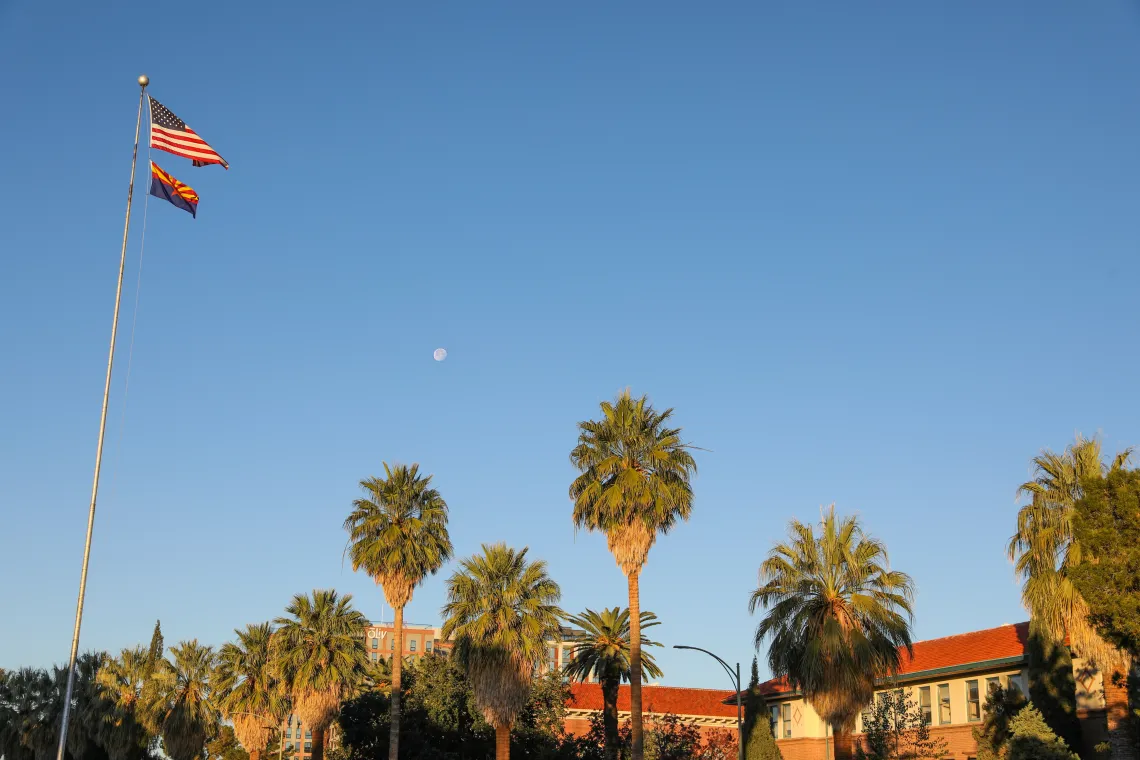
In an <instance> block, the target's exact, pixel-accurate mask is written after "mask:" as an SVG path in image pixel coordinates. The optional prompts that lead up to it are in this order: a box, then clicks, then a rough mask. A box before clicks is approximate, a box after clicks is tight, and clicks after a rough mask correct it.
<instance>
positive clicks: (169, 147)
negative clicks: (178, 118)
mask: <svg viewBox="0 0 1140 760" xmlns="http://www.w3.org/2000/svg"><path fill="white" fill-rule="evenodd" d="M153 145H154V147H156V148H158V149H159V150H165V151H167V152H169V153H175V154H177V155H179V156H186V157H188V158H220V156H219V155H218V154H217V153H215V152H213V151H212V150H209V149H201V148H191V147H187V146H185V145H179V144H177V143H170V142H167V141H166V140H155V141H154V143H153Z"/></svg>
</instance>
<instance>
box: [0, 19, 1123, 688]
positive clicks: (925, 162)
mask: <svg viewBox="0 0 1140 760" xmlns="http://www.w3.org/2000/svg"><path fill="white" fill-rule="evenodd" d="M402 5H403V7H395V6H394V4H384V3H358V4H326V5H323V6H319V7H318V6H314V5H311V4H299V3H288V2H284V3H274V4H267V3H227V4H214V3H197V4H195V6H194V8H195V10H194V12H193V14H188V13H187V12H186V10H185V8H186V6H184V5H181V4H176V3H161V4H153V3H152V4H147V5H140V4H127V3H119V4H115V5H114V7H112V8H104V7H100V6H99V5H98V4H90V3H71V4H68V5H67V6H66V7H60V6H57V5H51V4H43V3H31V2H11V1H9V2H6V3H0V96H2V98H3V102H4V107H3V117H2V118H0V138H2V141H3V144H4V145H5V147H6V154H7V155H6V157H5V162H4V170H3V177H4V180H3V181H2V182H0V252H2V256H0V343H2V345H3V346H4V352H3V353H4V360H3V363H2V365H0V366H2V368H3V369H2V372H0V390H2V391H3V396H4V398H5V399H6V403H4V404H3V405H0V431H3V434H2V435H0V514H2V520H3V521H2V524H0V525H2V529H0V578H3V582H2V583H0V610H3V614H0V666H3V667H12V666H16V665H20V664H34V665H44V664H47V663H50V662H53V661H56V662H58V661H60V660H62V659H64V658H65V657H66V655H67V647H68V642H69V637H70V631H71V623H72V616H73V614H74V599H75V592H76V587H77V582H78V576H79V563H80V553H81V550H82V544H83V532H84V527H85V519H86V510H87V501H88V494H89V488H90V473H91V466H92V463H93V458H94V448H95V436H96V432H97V423H98V407H99V401H100V395H101V392H102V387H103V372H104V369H105V353H106V341H107V337H108V331H109V322H110V316H111V307H112V298H113V294H114V278H115V272H116V266H117V264H118V253H119V238H120V234H121V228H122V212H123V200H124V198H123V196H124V194H125V193H124V191H125V190H126V180H127V170H128V165H129V163H128V162H129V159H130V148H131V143H130V140H131V130H132V128H133V126H134V119H135V104H136V98H137V87H136V85H135V84H134V79H135V77H136V76H137V75H138V74H140V73H144V72H145V73H147V74H149V75H150V77H151V80H152V86H151V91H152V94H153V95H154V96H155V97H157V98H158V99H159V100H161V101H162V102H163V103H165V104H166V105H167V106H169V107H170V108H171V110H173V111H174V112H175V113H176V114H178V115H179V116H181V117H182V118H183V119H185V120H186V121H187V122H188V123H189V124H190V125H191V126H192V127H194V128H195V129H196V130H197V131H198V132H199V133H200V134H201V135H203V136H204V137H205V138H206V139H207V140H209V141H210V142H211V143H212V144H213V145H214V147H216V148H217V149H218V150H219V151H220V152H221V153H222V154H223V155H224V156H225V157H226V158H227V159H228V160H229V161H230V164H231V166H232V168H231V170H230V171H229V172H225V171H223V170H222V169H221V168H219V167H209V168H200V169H196V168H192V167H190V166H189V162H188V161H185V160H184V159H180V158H177V157H175V156H171V155H169V154H164V153H159V152H157V151H156V152H155V154H154V158H155V160H156V161H157V162H158V163H159V164H160V165H161V166H162V167H163V168H165V169H166V170H168V171H169V172H171V173H172V174H174V176H176V177H178V178H179V179H181V180H183V181H184V182H186V183H188V184H190V185H191V186H192V187H194V188H195V189H196V190H197V191H198V193H199V194H200V196H201V199H202V200H201V205H200V209H199V213H198V218H197V220H194V219H192V218H190V216H189V215H187V214H185V213H184V212H181V211H178V210H177V209H175V208H173V207H172V206H169V205H167V204H164V203H162V202H160V201H158V200H155V202H153V203H150V204H149V206H148V207H147V213H146V217H147V218H146V245H145V258H144V260H143V264H142V290H141V293H138V294H136V289H135V283H136V282H137V279H138V274H139V269H138V258H139V243H140V237H141V233H142V230H143V213H142V212H143V199H144V198H145V197H146V196H145V194H144V190H145V184H142V185H140V188H139V189H138V192H137V193H136V205H135V213H136V215H135V218H134V226H133V228H132V240H131V247H130V252H129V262H128V268H127V273H126V281H127V287H126V293H125V296H124V312H123V330H122V333H121V341H120V346H121V348H122V350H121V351H120V353H119V357H118V363H117V372H116V377H115V384H114V389H113V394H112V406H111V414H110V422H109V424H108V434H107V442H108V443H107V446H108V448H107V456H106V460H105V468H104V478H103V486H102V489H103V490H102V492H101V499H100V510H99V513H98V517H97V523H96V532H95V547H94V554H93V559H92V563H91V579H90V587H89V596H88V604H87V614H86V618H85V622H84V628H83V646H84V647H85V648H110V649H118V648H120V647H122V646H125V645H128V644H132V643H134V642H138V641H144V640H146V639H147V638H148V637H149V635H150V630H151V627H152V626H153V624H154V620H155V619H156V618H161V619H162V623H163V627H164V629H165V631H166V634H167V640H168V641H170V642H173V641H176V640H178V639H180V638H190V637H198V638H200V639H202V640H204V641H207V642H210V643H221V642H223V641H224V640H225V639H226V638H227V637H228V636H229V635H230V631H231V630H232V629H233V628H234V627H237V626H240V625H243V624H245V623H247V622H252V621H259V620H264V619H268V618H271V617H273V616H275V615H278V614H280V612H281V610H282V608H283V607H284V605H285V604H286V602H287V601H288V599H289V597H290V596H291V595H292V594H293V593H295V592H298V591H306V590H309V589H312V588H314V587H330V586H331V587H335V588H337V589H339V590H341V591H344V592H351V593H353V594H354V595H355V598H356V600H357V602H358V604H359V605H360V607H361V609H362V610H363V611H364V612H365V613H366V614H367V615H369V617H371V618H374V619H378V618H380V616H381V614H382V607H381V601H380V600H381V596H380V593H379V591H378V590H377V589H376V588H375V586H374V585H373V584H372V583H371V582H370V581H369V580H368V579H367V578H364V577H362V576H359V575H354V574H353V573H352V572H351V570H350V569H349V568H348V567H346V566H345V565H344V564H343V563H342V559H341V553H342V550H343V548H344V542H345V534H344V532H343V531H342V529H341V527H340V525H341V521H342V520H343V518H344V516H345V515H346V514H347V511H348V508H349V504H350V502H351V500H352V499H353V498H354V497H355V496H356V495H357V488H356V483H357V481H358V480H360V479H361V478H363V477H365V476H368V475H372V474H376V473H379V472H381V461H382V460H387V461H391V462H419V463H420V464H421V465H422V467H423V468H425V469H426V470H427V471H429V472H432V473H435V483H436V485H437V486H438V488H439V489H440V491H441V492H442V493H443V495H444V497H445V498H446V499H447V501H448V503H449V504H450V506H451V533H452V537H453V539H454V541H455V545H456V549H457V552H458V553H459V554H461V555H467V554H470V553H472V552H474V551H475V550H477V549H478V546H479V544H480V542H491V541H498V540H504V541H507V542H509V543H511V544H513V545H529V546H530V548H531V552H532V554H533V555H534V556H535V557H541V558H543V559H545V560H547V561H548V562H549V563H550V570H551V573H552V574H553V575H554V577H555V578H556V579H557V580H558V581H559V582H560V583H561V584H562V588H563V595H564V606H565V607H566V608H567V609H569V610H572V611H577V610H581V609H583V608H584V607H586V606H590V607H594V608H598V607H602V606H606V605H617V604H624V600H625V583H624V580H623V578H622V576H621V574H620V572H619V571H618V569H617V568H616V566H615V564H614V562H613V560H612V559H611V558H610V557H609V555H608V553H607V551H606V548H605V541H604V539H603V538H602V537H600V536H597V535H592V534H585V533H579V534H577V535H575V532H574V530H573V527H572V525H571V521H570V504H569V500H568V497H567V487H568V485H569V483H570V480H571V479H572V477H573V474H574V473H573V471H572V468H571V466H570V464H569V461H568V453H569V450H570V448H571V447H572V445H573V444H574V441H575V435H576V433H575V423H576V422H577V421H578V420H581V419H584V418H586V417H589V416H591V415H594V414H595V413H596V410H597V404H598V402H599V401H601V400H602V399H605V398H610V397H612V396H613V395H614V394H615V393H616V392H617V391H618V390H620V389H621V388H624V387H626V386H629V387H631V388H632V389H633V391H634V392H636V393H648V394H649V395H650V396H651V398H652V400H653V401H654V402H655V403H657V404H658V405H661V406H672V407H675V408H676V419H677V421H678V422H679V423H680V424H681V425H683V426H684V429H685V433H686V437H687V438H688V439H690V440H691V441H692V442H694V443H695V444H697V445H699V446H701V447H703V448H704V449H707V451H703V452H700V455H699V464H700V473H699V477H698V479H697V480H696V481H695V489H696V506H695V510H694V513H693V517H692V520H691V521H690V522H689V523H687V524H684V525H682V526H680V527H679V528H677V530H676V531H675V532H674V533H673V534H671V535H669V536H668V537H666V538H664V539H663V540H661V541H660V542H659V544H658V545H657V546H656V547H655V548H654V549H653V551H652V553H651V555H650V559H649V563H648V565H647V567H646V569H645V573H644V576H643V579H642V595H643V596H642V606H643V608H645V609H650V610H653V611H655V612H656V613H657V614H658V615H659V616H660V617H661V619H662V620H663V621H664V624H663V625H662V626H661V627H659V628H657V629H655V631H656V633H657V638H659V639H660V640H662V641H663V642H665V643H666V644H677V643H684V644H691V645H696V646H703V647H706V648H709V649H712V650H714V651H716V652H718V653H720V654H721V655H722V656H724V657H725V658H726V659H731V660H736V659H740V660H741V661H743V662H745V663H747V662H748V660H750V659H751V657H752V653H753V647H752V633H753V630H754V627H755V625H756V623H757V619H756V618H755V617H752V616H750V615H749V614H748V611H747V601H748V596H749V593H750V592H751V590H752V589H753V588H754V587H755V585H756V571H757V568H758V566H759V564H760V562H761V560H762V559H763V557H764V555H765V554H766V552H767V551H768V549H769V548H770V546H771V545H772V543H773V542H774V541H776V540H778V539H779V538H781V537H782V536H783V535H784V531H785V526H786V523H787V521H788V520H789V519H790V518H793V517H797V518H801V519H816V518H818V515H819V509H820V506H821V505H826V504H828V503H831V502H833V501H834V502H836V504H837V507H838V509H839V510H840V511H841V512H844V513H852V512H854V513H858V514H859V515H860V516H861V517H862V519H863V520H864V521H865V523H866V526H867V528H868V529H869V530H870V531H871V532H872V533H873V534H875V535H876V536H878V537H880V538H882V539H883V540H884V541H885V542H886V543H887V545H888V547H889V551H890V556H891V560H892V563H893V564H894V566H896V567H897V568H899V569H902V570H904V571H906V572H908V573H910V574H912V575H913V576H914V579H915V582H916V584H917V587H918V600H917V609H916V611H917V618H916V624H915V633H916V635H917V636H918V637H920V638H928V637H933V636H939V635H944V634H951V633H956V632H961V631H965V630H971V629H976V628H981V627H986V626H991V625H997V624H1001V623H1003V622H1013V621H1016V620H1019V619H1024V617H1025V615H1024V613H1023V612H1022V611H1021V609H1020V606H1019V603H1018V590H1017V585H1016V583H1015V581H1014V578H1013V576H1012V570H1011V567H1010V564H1009V562H1008V561H1007V560H1006V558H1005V555H1004V547H1005V543H1006V541H1007V539H1008V537H1009V535H1010V533H1011V532H1012V530H1013V527H1014V526H1013V519H1014V512H1015V503H1014V491H1015V488H1016V486H1017V484H1018V483H1019V482H1021V481H1022V480H1024V479H1025V478H1026V476H1027V474H1028V461H1029V459H1030V457H1031V456H1033V455H1034V454H1035V453H1036V452H1037V451H1038V450H1039V449H1041V448H1042V447H1051V448H1061V447H1063V446H1064V445H1065V444H1066V443H1067V442H1069V441H1071V440H1072V437H1073V434H1074V433H1075V432H1077V431H1080V432H1084V433H1086V434H1092V433H1096V432H1098V431H1099V432H1101V433H1102V435H1103V437H1104V440H1105V445H1106V447H1107V448H1108V449H1111V450H1117V449H1120V448H1122V447H1124V446H1128V445H1133V444H1140V404H1138V402H1137V400H1136V393H1135V387H1136V378H1137V374H1138V371H1140V358H1138V357H1137V353H1136V351H1135V336H1136V330H1137V327H1138V324H1137V323H1138V314H1140V312H1138V311H1137V309H1136V294H1135V283H1136V278H1137V276H1138V275H1140V265H1138V263H1137V256H1136V254H1137V250H1138V245H1137V239H1138V237H1137V236H1138V233H1140V229H1138V227H1137V223H1136V220H1137V218H1138V216H1137V210H1136V209H1137V207H1138V204H1140V183H1138V180H1137V178H1138V177H1140V147H1138V146H1140V142H1138V140H1137V135H1140V98H1138V97H1137V93H1138V92H1140V6H1137V5H1136V4H1134V3H1127V2H1103V3H1088V4H1081V5H1075V4H1073V3H1069V2H1061V1H1060V0H1057V1H1047V2H1041V1H1040V0H1034V1H1032V2H1030V1H1028V0H1026V1H1025V2H1006V3H996V4H994V3H991V4H979V3H973V4H961V3H912V2H881V3H860V4H851V3H813V4H802V3H721V4H718V5H717V7H716V8H710V7H708V6H699V5H696V4H693V3H672V2H654V3H633V2H630V3H621V4H620V6H621V7H620V8H615V7H613V5H612V4H603V3H586V4H567V3H559V4H552V3H543V4H537V5H536V4H523V3H513V4H506V3H474V4H472V3H468V4H460V3H453V4H446V5H436V6H430V5H425V4H402ZM191 16H192V17H193V18H191ZM143 160H144V162H145V154H144V156H143ZM144 165H145V163H144ZM136 295H138V304H139V307H138V315H137V328H136V330H135V332H134V351H133V358H132V362H131V374H130V386H129V392H127V393H126V394H125V398H126V406H125V415H124V385H125V380H126V368H127V348H128V346H129V344H130V338H131V325H132V319H133V308H134V303H135V298H136ZM437 347H445V348H446V349H447V350H448V352H449V357H448V359H447V360H446V361H445V362H443V363H437V362H435V361H433V360H432V351H433V350H434V349H435V348H437ZM451 570H452V567H449V568H447V570H445V573H449V572H450V571H451ZM443 589H444V577H443V575H441V576H439V577H436V578H432V579H429V580H428V581H427V582H426V583H425V584H424V586H423V587H422V588H421V589H420V590H419V591H418V592H417V593H416V597H415V599H414V600H413V602H412V603H411V605H410V606H409V608H408V612H407V617H408V619H409V620H411V621H416V622H436V621H438V619H439V615H438V609H439V607H440V605H441V603H442V600H443V593H444V591H443ZM390 614H391V613H390V611H388V612H387V615H388V616H389V617H390ZM660 661H661V664H662V665H663V666H664V669H665V672H666V676H665V679H664V681H665V682H666V683H670V684H684V685H689V686H709V687H721V686H724V685H725V684H724V682H723V681H724V679H723V675H722V673H720V671H719V669H717V668H716V666H715V664H714V663H712V662H711V661H706V660H705V659H704V658H702V657H701V656H700V655H696V654H692V653H683V652H673V651H665V652H662V653H661V655H660Z"/></svg>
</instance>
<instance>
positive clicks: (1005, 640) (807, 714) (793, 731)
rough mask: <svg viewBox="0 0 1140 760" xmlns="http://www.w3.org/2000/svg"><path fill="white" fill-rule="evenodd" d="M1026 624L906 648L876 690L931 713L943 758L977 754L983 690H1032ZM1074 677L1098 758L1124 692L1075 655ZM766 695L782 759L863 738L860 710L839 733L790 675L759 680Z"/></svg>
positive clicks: (821, 754)
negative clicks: (845, 733) (901, 694)
mask: <svg viewBox="0 0 1140 760" xmlns="http://www.w3.org/2000/svg"><path fill="white" fill-rule="evenodd" d="M1028 639H1029V624H1028V623H1018V624H1016V625H1003V626H999V627H998V628H990V629H987V630H983V631H973V632H970V633H963V634H959V635H956V636H947V637H945V638H941V639H931V640H929V641H920V642H917V643H915V644H914V647H913V649H914V653H913V656H912V655H911V654H909V653H907V652H906V651H905V650H903V651H902V652H901V655H902V665H901V667H900V669H899V673H898V675H897V677H894V678H892V679H889V680H884V681H883V682H882V683H881V684H880V686H881V688H880V690H879V691H878V693H880V694H881V693H885V692H886V691H889V690H895V689H902V690H904V691H905V692H906V693H907V694H908V696H910V697H911V699H912V700H913V701H914V702H915V704H917V705H918V706H919V707H920V708H921V709H922V710H923V711H924V712H925V713H926V715H927V716H928V717H929V719H930V726H931V732H930V733H931V736H932V738H936V739H942V740H943V741H945V742H946V753H945V754H944V755H943V760H975V759H976V757H977V749H978V747H977V742H976V741H974V737H973V729H974V728H975V727H980V726H981V725H982V722H983V720H984V719H985V704H986V696H987V694H988V693H989V692H990V691H992V690H993V689H995V688H997V687H998V686H1002V687H1004V688H1009V689H1017V690H1019V691H1021V692H1022V693H1023V694H1026V695H1028V677H1029V676H1028V664H1029V663H1028V656H1027V644H1028ZM1073 671H1074V677H1075V681H1076V684H1077V695H1076V696H1077V710H1078V716H1079V718H1080V721H1081V728H1082V733H1083V737H1082V738H1083V743H1084V746H1083V747H1081V748H1078V749H1079V752H1080V754H1081V756H1082V757H1087V758H1091V757H1095V756H1096V752H1095V750H1094V749H1093V748H1094V747H1095V746H1096V745H1097V744H1098V743H1100V742H1104V741H1107V740H1109V738H1110V728H1115V727H1116V726H1115V725H1114V724H1113V722H1112V721H1111V720H1110V715H1109V713H1110V712H1111V711H1110V710H1109V709H1108V708H1109V707H1110V706H1111V705H1112V704H1114V703H1115V702H1119V700H1120V699H1121V698H1122V697H1123V698H1124V700H1125V701H1124V704H1125V705H1127V698H1126V697H1124V696H1123V695H1122V694H1121V693H1119V692H1120V690H1118V689H1112V688H1109V689H1108V690H1107V691H1106V689H1105V683H1104V678H1103V676H1102V675H1101V674H1100V673H1099V672H1097V671H1096V670H1095V669H1092V668H1089V667H1086V666H1085V665H1084V663H1083V662H1082V661H1081V660H1079V659H1076V660H1074V661H1073ZM761 691H762V693H763V694H764V696H765V698H766V700H767V701H768V705H769V710H770V713H771V714H770V717H769V721H770V725H771V727H772V734H773V736H775V737H776V741H777V744H778V745H779V747H780V751H781V753H782V754H783V756H784V760H830V758H834V757H836V756H839V757H843V756H847V755H849V754H850V753H851V752H852V751H853V749H854V746H855V745H857V744H858V743H859V742H861V741H862V735H863V716H860V717H859V718H858V719H857V720H856V723H855V730H854V733H853V734H852V735H851V736H850V737H841V738H840V744H839V746H836V740H835V737H833V736H832V733H831V731H830V729H829V728H828V727H827V726H825V725H824V722H823V721H822V720H821V719H820V717H819V715H818V714H817V713H816V712H815V710H814V709H812V706H811V705H810V704H808V703H807V702H806V701H805V700H804V699H803V697H802V696H801V695H800V694H798V693H797V692H796V691H795V690H793V689H791V688H790V687H789V686H788V684H787V682H785V681H782V680H771V681H767V682H766V683H764V684H761Z"/></svg>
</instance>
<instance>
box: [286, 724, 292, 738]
mask: <svg viewBox="0 0 1140 760" xmlns="http://www.w3.org/2000/svg"><path fill="white" fill-rule="evenodd" d="M285 738H286V739H292V738H293V727H292V726H289V728H287V729H285Z"/></svg>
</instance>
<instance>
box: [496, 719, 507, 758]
mask: <svg viewBox="0 0 1140 760" xmlns="http://www.w3.org/2000/svg"><path fill="white" fill-rule="evenodd" d="M495 760H511V727H510V726H495Z"/></svg>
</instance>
